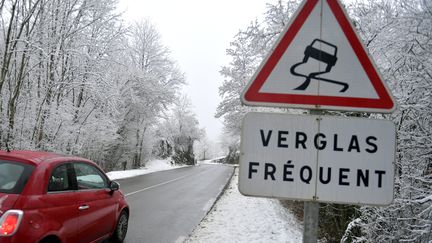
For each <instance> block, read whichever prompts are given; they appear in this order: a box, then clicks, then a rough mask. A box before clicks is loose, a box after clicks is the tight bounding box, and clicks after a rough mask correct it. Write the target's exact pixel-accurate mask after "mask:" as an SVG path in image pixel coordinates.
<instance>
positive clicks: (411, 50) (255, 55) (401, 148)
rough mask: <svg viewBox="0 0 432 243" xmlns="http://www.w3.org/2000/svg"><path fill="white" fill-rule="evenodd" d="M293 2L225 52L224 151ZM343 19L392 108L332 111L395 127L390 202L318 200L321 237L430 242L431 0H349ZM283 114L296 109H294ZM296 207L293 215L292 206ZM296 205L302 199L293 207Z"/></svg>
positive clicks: (270, 10) (270, 9) (272, 8)
mask: <svg viewBox="0 0 432 243" xmlns="http://www.w3.org/2000/svg"><path fill="white" fill-rule="evenodd" d="M298 4H299V1H296V0H287V1H282V0H279V1H277V2H276V3H272V4H268V5H267V11H266V13H265V15H264V18H263V20H262V21H260V20H255V21H254V22H252V23H251V24H250V25H249V26H248V27H247V28H246V29H245V30H242V31H240V32H239V33H238V34H237V36H235V39H234V40H233V41H232V42H231V47H230V49H228V50H227V53H228V55H229V56H230V57H231V62H230V63H229V65H227V66H225V67H223V68H222V70H221V74H222V75H223V76H224V78H225V80H224V83H223V85H222V86H221V87H220V89H219V91H220V94H221V96H222V98H223V100H222V102H221V103H220V104H219V107H218V111H217V117H223V118H224V123H225V129H226V131H228V132H229V133H231V134H232V135H233V136H234V137H235V138H237V139H234V140H233V143H232V144H231V146H230V148H232V149H230V156H231V157H233V158H235V157H236V155H237V154H238V148H239V146H238V144H239V140H240V138H239V135H240V131H241V120H242V118H243V116H244V114H245V113H246V112H248V111H251V110H257V109H258V110H260V109H261V110H262V108H249V107H245V106H242V105H241V103H240V93H241V92H242V90H243V89H244V87H245V86H246V84H247V82H248V81H249V79H250V78H251V76H252V75H253V74H254V72H255V70H256V69H257V67H258V65H259V64H260V62H261V61H262V60H263V58H264V57H265V56H266V54H267V53H268V51H269V50H270V48H271V46H272V44H273V43H274V42H275V40H276V38H277V37H278V36H279V34H280V32H281V31H282V29H283V28H284V26H285V25H286V24H287V23H288V22H289V17H290V16H291V14H292V13H293V12H294V11H295V9H296V8H297V6H298ZM347 9H348V12H349V15H350V17H351V18H352V21H353V23H354V26H355V27H356V28H357V31H358V32H359V34H360V37H361V38H362V40H363V43H364V44H365V45H366V46H367V48H368V49H369V52H370V53H371V55H372V56H373V59H374V60H375V61H376V63H377V66H378V68H379V69H380V71H381V73H382V75H383V78H384V80H386V82H387V84H388V85H389V87H390V90H391V92H392V93H393V94H394V96H395V98H396V100H397V103H398V104H399V107H398V108H397V110H396V111H395V112H394V113H393V114H391V115H371V114H367V113H337V112H335V113H333V114H334V115H341V116H357V117H375V118H385V119H390V120H392V121H393V122H395V124H396V128H397V152H396V161H395V167H396V171H395V176H396V178H395V191H394V196H395V200H394V202H393V203H392V204H391V205H390V206H388V207H366V206H363V207H360V206H351V205H334V204H321V209H320V222H319V225H320V237H321V240H322V241H323V242H338V241H341V242H401V241H403V242H430V241H431V240H432V194H431V191H432V140H431V138H432V120H431V119H432V99H431V96H432V71H431V70H432V51H431V50H432V41H431V40H432V5H431V3H430V1H429V2H428V1H418V0H408V1H407V0H403V1H400V0H388V1H375V0H365V1H355V2H353V3H352V4H350V5H347ZM284 112H286V111H285V110H284ZM290 112H296V113H302V112H303V111H301V110H290ZM287 204H289V205H290V206H292V205H295V206H297V207H295V206H294V207H295V208H296V211H297V212H300V214H301V212H302V210H299V209H298V204H292V203H287ZM300 205H301V204H300Z"/></svg>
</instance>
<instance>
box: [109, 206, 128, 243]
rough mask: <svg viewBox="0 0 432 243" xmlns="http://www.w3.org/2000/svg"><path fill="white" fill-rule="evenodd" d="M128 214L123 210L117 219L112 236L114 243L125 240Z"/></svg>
mask: <svg viewBox="0 0 432 243" xmlns="http://www.w3.org/2000/svg"><path fill="white" fill-rule="evenodd" d="M128 221H129V214H128V213H127V212H126V210H123V211H122V212H121V214H120V217H119V218H118V221H117V225H116V228H115V230H114V234H113V236H112V239H111V240H112V241H113V242H116V243H121V242H123V240H124V239H125V238H126V233H127V229H128Z"/></svg>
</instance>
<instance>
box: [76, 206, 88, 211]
mask: <svg viewBox="0 0 432 243" xmlns="http://www.w3.org/2000/svg"><path fill="white" fill-rule="evenodd" d="M89 208H90V206H89V205H81V206H79V207H78V209H79V210H86V209H89Z"/></svg>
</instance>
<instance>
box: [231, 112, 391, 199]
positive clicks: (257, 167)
mask: <svg viewBox="0 0 432 243" xmlns="http://www.w3.org/2000/svg"><path fill="white" fill-rule="evenodd" d="M395 134H396V133H395V125H394V124H393V123H392V122H391V121H388V120H377V119H361V118H344V117H328V116H314V115H286V114H277V113H249V114H247V115H246V117H245V118H244V121H243V130H242V138H241V148H240V150H241V154H240V177H239V190H240V192H241V193H242V194H244V195H249V196H261V197H275V198H283V199H293V200H315V201H318V202H333V203H348V204H367V205H388V204H390V203H391V202H392V201H393V187H394V161H395V139H396V138H395Z"/></svg>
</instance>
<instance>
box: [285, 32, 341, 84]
mask: <svg viewBox="0 0 432 243" xmlns="http://www.w3.org/2000/svg"><path fill="white" fill-rule="evenodd" d="M322 44H324V45H327V46H328V47H330V49H333V54H329V53H327V52H324V51H322V50H320V49H318V48H317V46H320V45H322ZM304 54H305V56H304V58H303V61H302V62H299V63H296V64H294V65H293V66H292V67H291V68H290V72H291V74H292V75H294V76H299V77H304V78H306V80H305V81H304V82H303V83H302V84H301V85H300V86H298V87H297V88H295V89H294V90H305V89H307V87H308V86H309V84H310V82H311V80H312V79H316V80H321V81H325V82H329V83H333V84H337V85H341V86H342V89H341V90H340V91H339V92H345V91H346V90H347V89H348V87H349V85H348V84H347V83H345V82H341V81H336V80H331V79H327V78H322V77H317V76H318V75H321V74H324V73H329V72H330V71H331V69H332V67H334V66H335V64H336V61H337V57H336V55H337V46H335V45H333V44H331V43H329V42H326V41H324V40H320V39H315V40H313V41H312V43H311V44H310V45H309V46H307V47H306V50H305V51H304ZM309 58H314V59H316V60H318V61H321V62H324V63H325V64H326V68H325V70H324V71H319V72H312V73H310V74H309V75H305V74H301V73H298V72H296V71H295V69H296V68H297V67H298V66H300V65H302V64H305V63H306V62H307V61H308V60H309Z"/></svg>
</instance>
